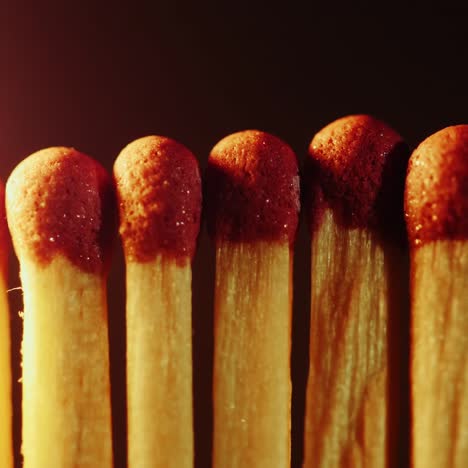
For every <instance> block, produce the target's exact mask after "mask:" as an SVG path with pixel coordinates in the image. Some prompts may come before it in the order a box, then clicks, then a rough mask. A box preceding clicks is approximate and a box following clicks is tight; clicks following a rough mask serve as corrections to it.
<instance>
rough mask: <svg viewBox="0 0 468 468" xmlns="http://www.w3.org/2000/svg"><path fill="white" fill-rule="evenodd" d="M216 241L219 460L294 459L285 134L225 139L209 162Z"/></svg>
mask: <svg viewBox="0 0 468 468" xmlns="http://www.w3.org/2000/svg"><path fill="white" fill-rule="evenodd" d="M207 184H208V185H207V203H208V227H209V230H210V232H211V234H212V236H214V238H215V243H216V274H215V276H216V277H215V332H214V333H215V336H214V376H213V379H214V384H213V399H214V440H213V466H215V467H223V468H226V467H239V468H240V467H242V468H244V467H256V468H262V467H265V468H266V467H268V468H271V467H278V468H281V467H289V465H290V426H291V421H290V419H291V415H290V406H291V401H290V400H291V382H290V348H291V302H292V249H291V248H292V244H293V241H294V238H295V233H296V227H297V223H298V211H299V177H298V169H297V161H296V157H295V155H294V153H293V151H292V150H291V148H290V147H289V146H287V145H286V144H285V143H283V142H282V141H281V140H279V139H278V138H276V137H274V136H272V135H269V134H267V133H263V132H259V131H245V132H240V133H236V134H234V135H231V136H228V137H226V138H224V139H223V140H221V141H220V142H219V143H218V144H217V145H216V146H215V147H214V148H213V150H212V152H211V154H210V157H209V160H208V169H207Z"/></svg>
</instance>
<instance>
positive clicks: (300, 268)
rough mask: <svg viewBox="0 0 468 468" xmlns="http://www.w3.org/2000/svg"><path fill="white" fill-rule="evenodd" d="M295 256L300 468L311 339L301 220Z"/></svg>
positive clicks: (294, 464)
mask: <svg viewBox="0 0 468 468" xmlns="http://www.w3.org/2000/svg"><path fill="white" fill-rule="evenodd" d="M294 250H295V255H294V270H293V271H294V273H293V277H294V281H293V284H294V289H293V315H292V337H291V339H292V347H291V380H292V402H291V413H292V414H291V468H301V467H302V461H303V454H304V423H305V407H306V389H307V377H308V374H309V335H310V333H309V332H310V254H311V251H310V235H309V232H308V230H307V226H306V223H305V222H304V219H303V217H301V218H300V223H299V228H298V232H297V238H296V243H295V249H294Z"/></svg>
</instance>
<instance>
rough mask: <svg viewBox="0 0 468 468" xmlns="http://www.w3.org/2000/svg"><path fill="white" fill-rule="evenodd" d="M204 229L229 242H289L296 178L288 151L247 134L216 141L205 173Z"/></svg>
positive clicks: (294, 225) (272, 141) (274, 142)
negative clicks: (206, 210) (205, 220)
mask: <svg viewBox="0 0 468 468" xmlns="http://www.w3.org/2000/svg"><path fill="white" fill-rule="evenodd" d="M207 208H208V213H207V215H208V229H209V231H210V234H211V235H212V236H214V237H215V238H220V239H225V240H229V241H235V242H236V241H239V242H243V241H247V242H248V241H256V240H267V241H280V242H283V241H284V242H289V243H290V244H291V243H292V242H293V241H294V238H295V235H296V228H297V223H298V214H299V175H298V167H297V159H296V156H295V154H294V152H293V151H292V149H291V148H290V147H289V146H288V145H287V144H286V143H284V142H283V141H281V140H280V139H279V138H277V137H275V136H273V135H269V134H268V133H264V132H260V131H257V130H247V131H243V132H239V133H235V134H233V135H230V136H228V137H226V138H224V139H223V140H221V141H220V142H219V143H218V144H217V145H216V146H215V147H214V148H213V150H212V151H211V154H210V157H209V159H208V168H207Z"/></svg>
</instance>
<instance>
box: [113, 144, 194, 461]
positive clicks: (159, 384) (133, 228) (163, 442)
mask: <svg viewBox="0 0 468 468" xmlns="http://www.w3.org/2000/svg"><path fill="white" fill-rule="evenodd" d="M114 176H115V181H116V186H117V196H118V200H119V208H120V235H121V237H122V241H123V247H124V253H125V262H126V283H127V287H126V290H127V308H126V317H127V393H128V395H127V399H128V460H129V467H130V468H135V467H141V468H145V467H150V466H155V467H167V468H170V467H174V468H183V467H187V468H189V467H192V466H193V462H194V448H193V445H194V435H193V402H192V269H191V261H192V258H193V255H194V253H195V247H196V240H197V235H198V232H199V225H200V212H201V179H200V173H199V169H198V163H197V160H196V159H195V157H194V156H193V154H192V153H191V152H190V151H189V150H188V149H187V148H185V147H184V146H182V145H181V144H180V143H177V142H176V141H174V140H171V139H169V138H165V137H159V136H149V137H145V138H141V139H139V140H136V141H134V142H132V143H130V144H129V145H128V146H127V147H126V148H124V150H123V151H122V152H121V153H120V155H119V156H118V158H117V160H116V161H115V165H114Z"/></svg>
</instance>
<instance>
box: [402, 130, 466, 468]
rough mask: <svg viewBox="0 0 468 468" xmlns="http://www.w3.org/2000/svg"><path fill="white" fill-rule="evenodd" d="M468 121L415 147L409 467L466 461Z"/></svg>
mask: <svg viewBox="0 0 468 468" xmlns="http://www.w3.org/2000/svg"><path fill="white" fill-rule="evenodd" d="M467 182H468V125H458V126H453V127H448V128H445V129H444V130H441V131H439V132H437V133H435V134H433V135H431V136H430V137H429V138H427V139H426V140H425V141H423V142H422V143H421V144H420V145H419V147H418V148H417V149H416V150H415V151H414V153H413V154H412V156H411V158H410V162H409V166H408V177H407V181H406V192H405V215H406V222H407V227H408V235H409V239H410V245H411V320H412V326H411V403H412V423H413V424H412V448H413V451H412V466H414V467H415V468H436V467H437V468H442V467H450V468H464V467H466V466H468V244H467V239H468V186H467Z"/></svg>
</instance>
